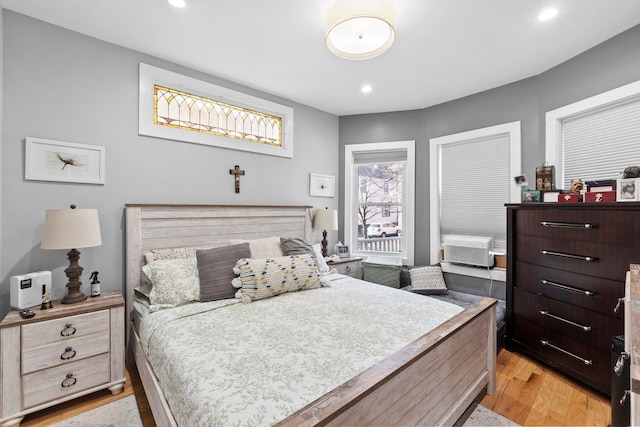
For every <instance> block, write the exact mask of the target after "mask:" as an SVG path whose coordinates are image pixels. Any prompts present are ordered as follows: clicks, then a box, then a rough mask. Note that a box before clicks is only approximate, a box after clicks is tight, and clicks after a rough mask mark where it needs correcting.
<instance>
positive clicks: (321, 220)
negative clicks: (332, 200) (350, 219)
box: [313, 209, 338, 230]
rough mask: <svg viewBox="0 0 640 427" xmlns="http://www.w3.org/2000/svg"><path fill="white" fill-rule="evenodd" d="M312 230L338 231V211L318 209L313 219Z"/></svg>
mask: <svg viewBox="0 0 640 427" xmlns="http://www.w3.org/2000/svg"><path fill="white" fill-rule="evenodd" d="M313 228H317V229H320V230H337V229H338V211H337V210H335V209H318V210H317V211H316V216H315V217H314V218H313Z"/></svg>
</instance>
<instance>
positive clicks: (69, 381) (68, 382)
mask: <svg viewBox="0 0 640 427" xmlns="http://www.w3.org/2000/svg"><path fill="white" fill-rule="evenodd" d="M77 382H78V379H77V378H75V377H74V376H73V374H67V377H66V378H65V379H64V380H63V381H62V387H64V388H69V387H73V386H74V385H76V383H77Z"/></svg>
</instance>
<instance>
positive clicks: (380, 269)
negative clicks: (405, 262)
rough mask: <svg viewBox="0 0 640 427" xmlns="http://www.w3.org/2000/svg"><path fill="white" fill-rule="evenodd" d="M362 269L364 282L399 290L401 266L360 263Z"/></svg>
mask: <svg viewBox="0 0 640 427" xmlns="http://www.w3.org/2000/svg"><path fill="white" fill-rule="evenodd" d="M362 268H363V270H364V277H363V280H364V281H366V282H372V283H377V284H379V285H385V286H390V287H392V288H400V270H402V266H401V265H385V264H374V263H369V262H364V263H362Z"/></svg>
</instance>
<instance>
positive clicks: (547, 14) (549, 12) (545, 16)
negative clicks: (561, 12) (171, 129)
mask: <svg viewBox="0 0 640 427" xmlns="http://www.w3.org/2000/svg"><path fill="white" fill-rule="evenodd" d="M557 14H558V9H546V10H544V11H543V12H542V13H541V14H540V15H538V19H539V20H540V21H548V20H549V19H551V18H554V17H555V16H556V15H557Z"/></svg>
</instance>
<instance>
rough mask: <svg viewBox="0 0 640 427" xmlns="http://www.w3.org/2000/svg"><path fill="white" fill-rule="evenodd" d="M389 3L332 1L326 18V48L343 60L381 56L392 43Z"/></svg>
mask: <svg viewBox="0 0 640 427" xmlns="http://www.w3.org/2000/svg"><path fill="white" fill-rule="evenodd" d="M394 25H395V13H394V9H393V6H392V4H391V1H390V0H335V2H334V4H333V6H332V7H331V8H330V9H329V13H328V14H327V47H328V48H329V50H330V51H331V52H333V53H334V54H336V55H337V56H339V57H341V58H345V59H369V58H373V57H375V56H378V55H380V54H382V53H384V52H385V51H386V50H387V49H389V48H390V47H391V45H392V44H393V41H394V39H395V29H394Z"/></svg>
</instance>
